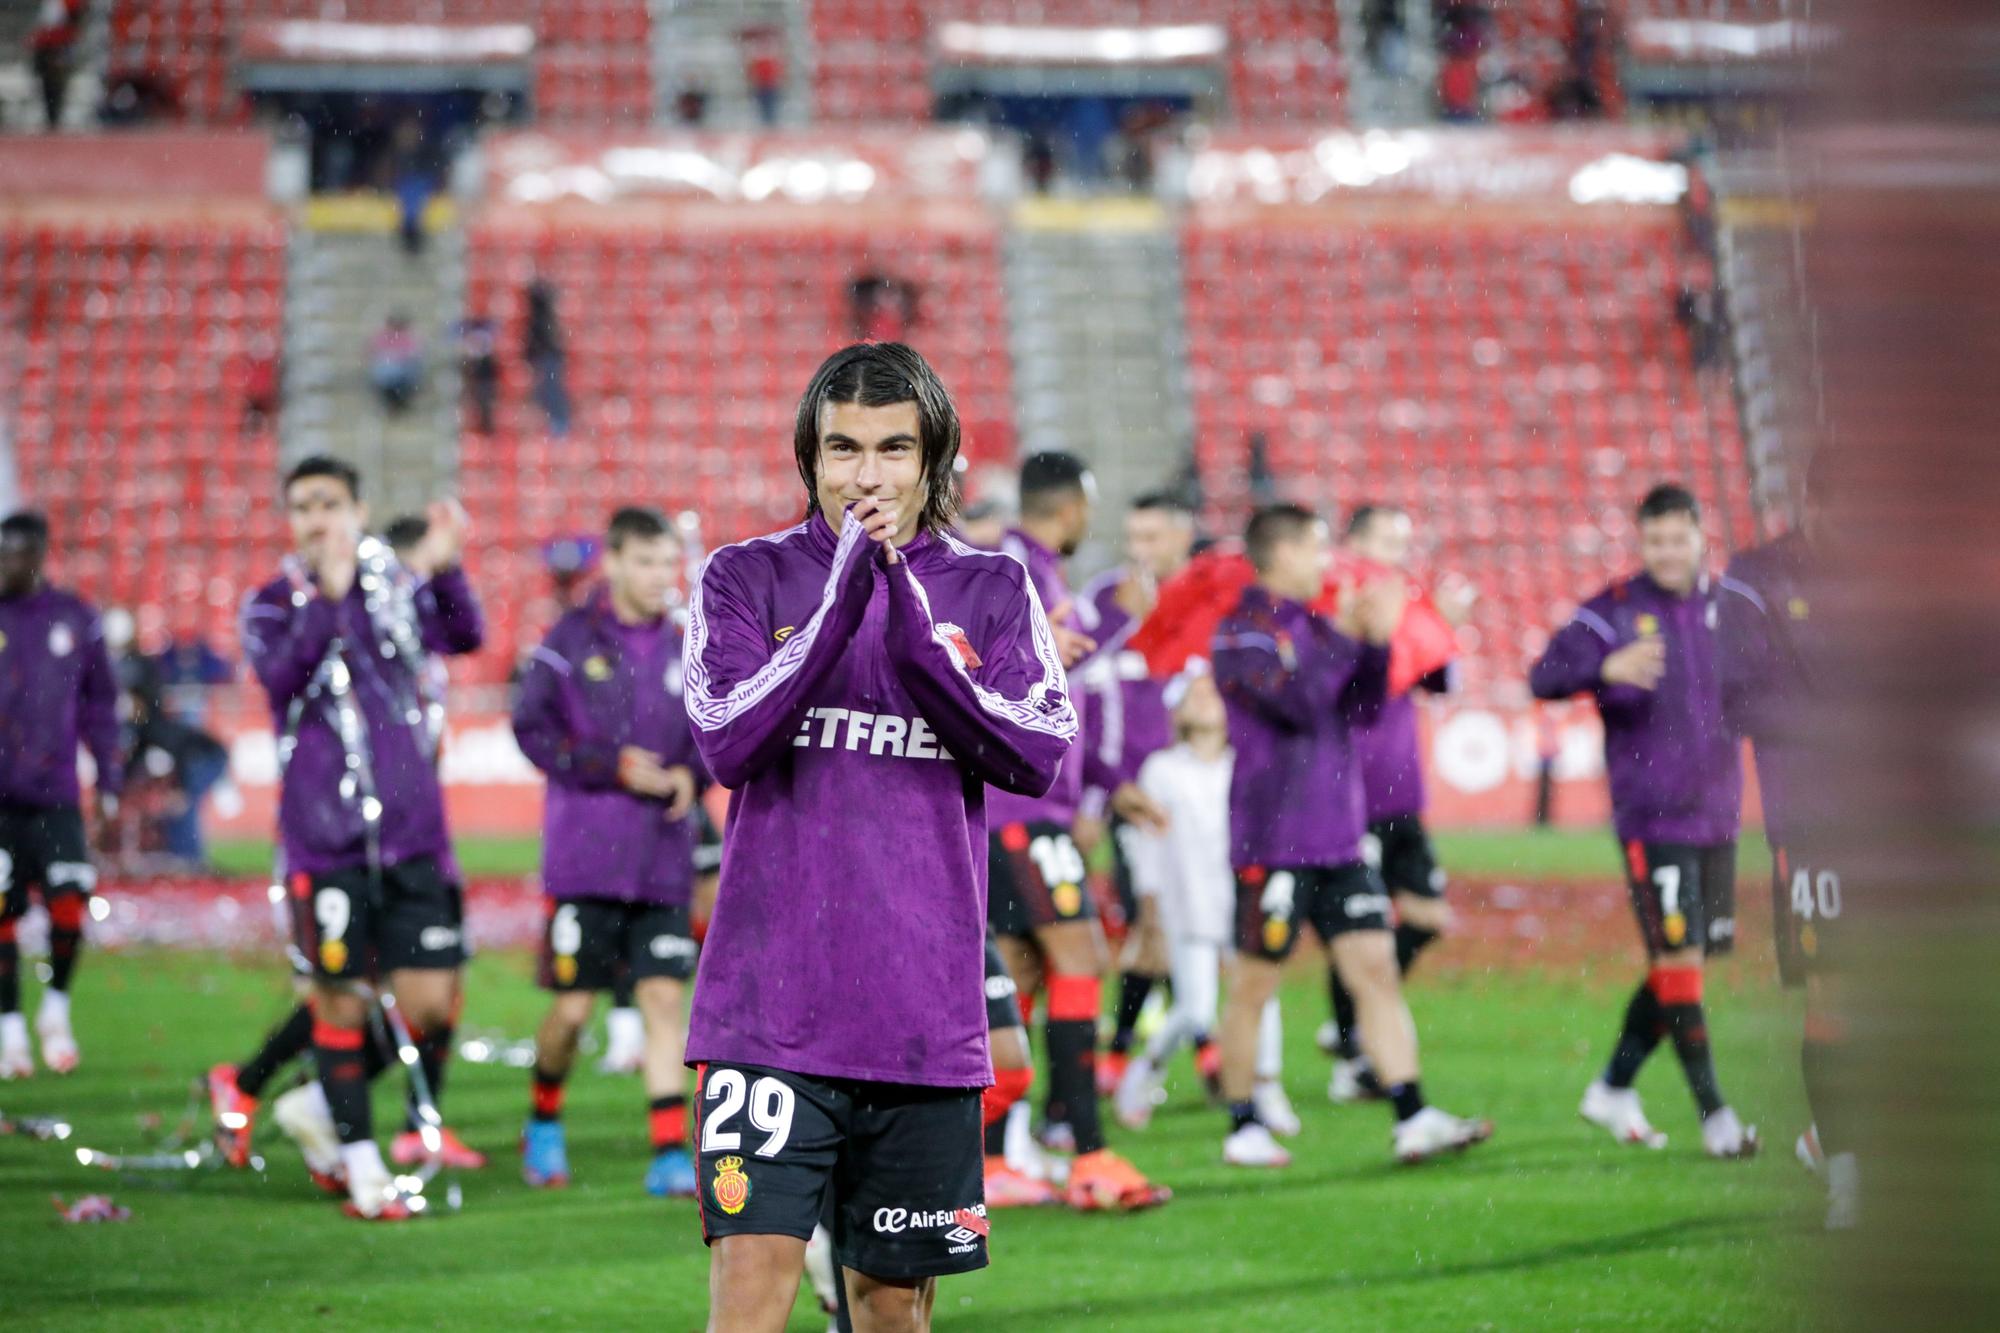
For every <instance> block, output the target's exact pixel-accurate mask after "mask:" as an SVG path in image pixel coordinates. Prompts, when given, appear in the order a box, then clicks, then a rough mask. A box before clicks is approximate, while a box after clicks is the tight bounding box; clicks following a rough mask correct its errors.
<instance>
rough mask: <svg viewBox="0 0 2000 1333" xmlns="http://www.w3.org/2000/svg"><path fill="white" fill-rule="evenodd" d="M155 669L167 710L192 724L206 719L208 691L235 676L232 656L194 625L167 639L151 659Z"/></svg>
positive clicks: (176, 718) (171, 714) (155, 678)
mask: <svg viewBox="0 0 2000 1333" xmlns="http://www.w3.org/2000/svg"><path fill="white" fill-rule="evenodd" d="M152 669H153V679H154V681H155V682H156V683H157V684H158V685H159V687H160V690H161V698H162V700H163V701H164V704H165V711H166V712H167V714H168V715H169V716H170V717H172V718H173V719H174V720H175V721H177V722H185V723H186V724H188V725H189V726H191V727H198V726H200V725H202V723H203V722H204V721H206V720H207V717H208V699H209V691H210V690H211V689H213V688H214V687H216V686H217V685H228V684H230V683H231V682H233V681H234V680H235V679H236V668H235V667H234V666H233V665H231V664H230V662H229V659H227V658H225V657H224V656H222V654H220V653H218V652H216V651H215V649H214V648H213V647H211V646H210V644H209V642H208V639H207V638H206V637H205V636H204V635H203V634H202V633H201V631H200V630H198V629H194V628H188V629H184V630H182V631H181V632H179V633H176V634H175V635H174V636H173V637H172V638H171V639H169V640H167V646H166V647H165V648H163V649H161V650H160V654H159V656H157V657H155V658H153V659H152Z"/></svg>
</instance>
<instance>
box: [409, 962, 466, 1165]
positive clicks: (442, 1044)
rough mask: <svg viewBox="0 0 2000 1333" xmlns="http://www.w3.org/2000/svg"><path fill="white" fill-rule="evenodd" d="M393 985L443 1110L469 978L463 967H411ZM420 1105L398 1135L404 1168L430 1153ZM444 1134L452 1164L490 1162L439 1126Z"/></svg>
mask: <svg viewBox="0 0 2000 1333" xmlns="http://www.w3.org/2000/svg"><path fill="white" fill-rule="evenodd" d="M389 989H390V992H391V993H392V994H393V995H394V996H395V997H396V1008H397V1010H398V1011H399V1012H400V1013H401V1014H402V1016H403V1021H404V1022H405V1023H406V1024H408V1025H409V1028H410V1039H411V1041H412V1042H413V1043H414V1044H415V1045H416V1048H417V1063H418V1065H419V1066H420V1067H421V1068H422V1069H423V1071H424V1082H425V1083H426V1084H428V1085H429V1087H430V1093H431V1104H432V1105H433V1106H434V1107H437V1108H438V1109H439V1113H440V1114H442V1111H443V1106H444V1076H445V1071H446V1069H447V1068H448V1067H449V1064H450V1060H451V1047H452V1040H453V1038H454V1037H455V1036H456V1035H457V1031H458V1011H459V1006H460V1004H461V1002H462V997H463V995H464V989H463V979H462V975H461V972H460V970H459V969H458V968H450V967H406V968H401V969H398V970H397V971H394V972H391V973H390V974H389ZM421 1129H422V1126H421V1125H419V1124H418V1123H417V1108H416V1106H415V1105H414V1104H412V1105H411V1106H410V1108H409V1123H408V1125H407V1126H406V1127H405V1129H404V1132H403V1133H401V1134H398V1135H397V1136H396V1140H395V1143H394V1144H393V1145H392V1147H391V1154H392V1156H393V1157H394V1159H395V1160H396V1162H397V1163H398V1164H400V1165H403V1166H411V1165H415V1164H416V1163H417V1162H420V1161H422V1160H424V1158H425V1157H426V1156H428V1155H429V1152H430V1149H429V1148H428V1147H427V1146H426V1145H425V1143H424V1141H423V1136H422V1134H421V1133H420V1132H419V1131H420V1130H421ZM437 1129H438V1134H439V1136H440V1143H441V1147H440V1150H439V1151H440V1155H441V1157H442V1159H443V1161H444V1164H445V1165H446V1166H450V1167H454V1168H457V1169H459V1170H467V1171H472V1170H477V1169H479V1168H480V1167H482V1166H485V1165H486V1157H485V1155H484V1154H483V1153H479V1152H475V1151H474V1150H473V1149H471V1148H469V1147H467V1146H466V1144H465V1143H464V1142H463V1141H462V1140H461V1139H460V1138H459V1137H458V1135H457V1134H455V1133H453V1132H452V1131H451V1130H449V1129H447V1128H445V1127H444V1126H443V1125H439V1126H438V1127H437Z"/></svg>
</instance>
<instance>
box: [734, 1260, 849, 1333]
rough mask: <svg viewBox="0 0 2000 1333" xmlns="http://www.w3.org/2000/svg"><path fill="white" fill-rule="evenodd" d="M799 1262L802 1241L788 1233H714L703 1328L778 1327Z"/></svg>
mask: <svg viewBox="0 0 2000 1333" xmlns="http://www.w3.org/2000/svg"><path fill="white" fill-rule="evenodd" d="M805 1266H806V1243H805V1242H804V1241H802V1240H799V1239H798V1238H796V1237H793V1236H718V1237H716V1240H715V1244H713V1245H712V1246H710V1247H709V1251H708V1328H709V1333H784V1328H785V1325H786V1323H788V1322H789V1321H790V1319H791V1317H792V1304H793V1302H795V1301H796V1300H798V1296H799V1278H800V1277H801V1275H803V1274H804V1272H805ZM852 1290H853V1289H852V1288H851V1287H850V1288H849V1291H850V1293H851V1292H852ZM858 1326H859V1325H858V1323H857V1327H858Z"/></svg>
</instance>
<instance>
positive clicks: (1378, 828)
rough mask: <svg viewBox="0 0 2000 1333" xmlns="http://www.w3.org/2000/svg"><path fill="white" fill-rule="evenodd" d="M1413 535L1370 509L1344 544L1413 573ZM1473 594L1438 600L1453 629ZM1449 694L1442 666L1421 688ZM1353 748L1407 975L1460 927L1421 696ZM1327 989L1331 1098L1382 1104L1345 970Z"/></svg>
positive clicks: (1443, 588) (1389, 714)
mask: <svg viewBox="0 0 2000 1333" xmlns="http://www.w3.org/2000/svg"><path fill="white" fill-rule="evenodd" d="M1414 536H1415V529H1414V527H1413V525H1412V524H1411V522H1410V516H1409V514H1407V513H1405V512H1404V511H1403V510H1401V509H1397V508H1395V507H1394V506H1391V505H1375V504H1364V505H1357V506H1355V509H1354V512H1353V513H1352V514H1350V515H1349V516H1348V519H1347V535H1346V536H1345V537H1344V538H1342V541H1341V545H1342V546H1343V547H1344V548H1345V550H1346V551H1347V553H1348V554H1350V555H1352V556H1356V557H1359V558H1360V559H1362V560H1366V561H1369V562H1370V563H1372V564H1376V565H1380V566H1382V567H1383V568H1385V569H1406V568H1408V567H1409V564H1410V550H1411V545H1412V540H1413V538H1414ZM1471 594H1472V590H1471V586H1470V585H1469V584H1467V583H1465V581H1464V580H1462V579H1459V580H1446V581H1444V582H1442V583H1441V584H1440V585H1439V587H1438V588H1437V591H1436V593H1435V600H1436V603H1437V608H1438V612H1439V614H1441V615H1442V616H1443V617H1444V618H1445V619H1446V620H1447V621H1449V622H1450V623H1451V624H1453V625H1459V624H1463V623H1464V621H1465V617H1466V615H1467V613H1469V612H1470V610H1471V608H1472V597H1471ZM1450 688H1451V670H1450V668H1449V667H1440V668H1439V669H1438V670H1436V671H1433V672H1431V673H1430V674H1429V675H1427V676H1425V677H1424V678H1423V679H1421V680H1419V681H1418V682H1417V684H1416V689H1421V690H1425V691H1428V692H1429V693H1432V694H1442V693H1444V692H1445V691H1447V690H1448V689H1450ZM1354 748H1355V752H1356V753H1357V754H1359V755H1360V757H1361V794H1362V799H1363V801H1364V802H1365V804H1366V806H1367V811H1368V836H1367V837H1366V838H1365V839H1363V843H1362V845H1363V849H1364V850H1365V851H1366V853H1367V859H1368V862H1369V864H1371V865H1373V866H1374V867H1375V869H1376V870H1377V872H1379V873H1380V875H1381V876H1382V882H1383V883H1384V884H1386V885H1387V886H1388V888H1389V895H1390V899H1391V901H1393V902H1394V903H1395V905H1396V966H1397V969H1398V970H1399V971H1401V972H1402V974H1403V975H1404V976H1405V977H1407V976H1409V974H1410V967H1411V965H1412V964H1414V963H1415V962H1416V959H1417V955H1418V954H1419V953H1421V952H1423V950H1424V948H1425V947H1426V946H1427V945H1429V944H1430V943H1431V941H1433V940H1435V939H1436V938H1437V937H1438V936H1439V935H1441V934H1443V933H1444V932H1446V931H1447V930H1449V929H1450V928H1451V908H1450V907H1449V906H1448V905H1447V904H1446V902H1445V900H1444V887H1445V873H1444V867H1443V866H1440V865H1439V864H1438V860H1437V852H1436V850H1435V849H1434V848H1433V847H1432V846H1431V838H1430V833H1429V832H1428V831H1427V830H1426V829H1425V828H1424V770H1423V761H1422V758H1421V756H1420V755H1419V753H1418V746H1417V701H1416V690H1415V689H1412V690H1405V691H1404V692H1403V693H1401V694H1392V695H1390V696H1389V698H1388V699H1387V700H1386V701H1385V702H1384V703H1383V705H1382V712H1381V714H1380V716H1378V717H1377V718H1376V719H1375V720H1374V721H1373V722H1371V723H1369V724H1367V725H1366V726H1362V727H1357V728H1356V729H1355V732H1354ZM1327 990H1328V993H1329V995H1330V996H1331V998H1332V1001H1333V1020H1332V1022H1331V1023H1330V1024H1329V1025H1328V1027H1329V1029H1330V1030H1329V1031H1325V1032H1323V1034H1322V1038H1321V1041H1320V1045H1321V1046H1322V1048H1324V1049H1326V1050H1329V1051H1330V1052H1331V1053H1332V1054H1333V1056H1334V1064H1333V1077H1332V1079H1331V1081H1330V1082H1329V1083H1328V1085H1327V1095H1328V1096H1329V1097H1330V1098H1331V1099H1332V1100H1334V1101H1336V1102H1351V1101H1361V1100H1366V1099H1369V1098H1374V1097H1380V1096H1381V1095H1382V1085H1381V1083H1380V1082H1379V1081H1378V1080H1377V1079H1376V1078H1375V1075H1374V1072H1373V1071H1372V1070H1370V1069H1369V1068H1368V1062H1367V1060H1366V1059H1365V1058H1363V1057H1362V1055H1361V1047H1360V1042H1359V1038H1358V1035H1357V1034H1356V1032H1355V1028H1354V997H1353V996H1351V995H1349V994H1348V993H1347V987H1345V986H1343V985H1342V984H1341V982H1340V970H1339V969H1338V968H1328V969H1327ZM1329 1039H1330V1040H1329Z"/></svg>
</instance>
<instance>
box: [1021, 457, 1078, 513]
mask: <svg viewBox="0 0 2000 1333" xmlns="http://www.w3.org/2000/svg"><path fill="white" fill-rule="evenodd" d="M1089 475H1090V465H1089V464H1088V463H1086V462H1084V461H1083V460H1082V459H1081V458H1078V457H1077V456H1076V455H1075V454H1069V453H1064V452H1063V451H1062V450H1060V449H1048V450H1044V451H1043V452H1041V453H1039V454H1029V455H1028V457H1027V460H1026V461H1025V462H1023V463H1022V464H1021V512H1022V514H1024V515H1026V514H1045V513H1047V512H1048V511H1049V510H1050V509H1052V508H1054V507H1055V506H1056V505H1058V504H1061V503H1062V502H1063V501H1064V500H1067V499H1069V498H1070V497H1071V496H1072V495H1081V494H1083V479H1084V478H1085V477H1087V476H1089Z"/></svg>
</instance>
